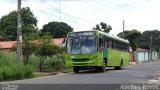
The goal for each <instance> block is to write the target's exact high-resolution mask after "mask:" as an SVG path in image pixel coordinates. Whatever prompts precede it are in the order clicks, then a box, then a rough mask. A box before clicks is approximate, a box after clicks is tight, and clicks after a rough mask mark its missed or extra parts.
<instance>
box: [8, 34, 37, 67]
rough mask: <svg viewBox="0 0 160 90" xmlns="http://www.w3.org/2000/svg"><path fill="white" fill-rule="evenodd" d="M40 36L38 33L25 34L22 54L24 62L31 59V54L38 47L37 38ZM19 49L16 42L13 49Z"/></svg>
mask: <svg viewBox="0 0 160 90" xmlns="http://www.w3.org/2000/svg"><path fill="white" fill-rule="evenodd" d="M38 38H39V34H38V33H34V34H33V33H32V34H29V35H24V36H23V42H22V44H23V45H22V55H23V63H24V65H27V64H28V61H29V57H30V56H31V54H33V53H34V52H35V51H36V49H37V45H36V40H37V39H38ZM16 50H17V44H15V45H14V46H13V47H12V49H11V51H14V52H15V51H16Z"/></svg>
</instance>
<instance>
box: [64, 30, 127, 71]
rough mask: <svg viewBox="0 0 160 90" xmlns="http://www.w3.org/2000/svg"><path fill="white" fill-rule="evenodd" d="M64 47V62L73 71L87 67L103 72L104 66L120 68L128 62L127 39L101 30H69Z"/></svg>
mask: <svg viewBox="0 0 160 90" xmlns="http://www.w3.org/2000/svg"><path fill="white" fill-rule="evenodd" d="M66 49H67V54H66V60H65V64H66V66H67V67H73V71H74V72H75V73H78V72H79V70H82V69H89V68H94V69H96V70H97V71H101V72H104V71H105V69H106V67H114V68H115V69H121V67H122V66H127V65H128V64H129V42H128V40H124V39H121V38H119V37H116V36H113V35H110V34H107V33H104V32H102V31H96V30H91V31H81V32H70V33H68V35H67V39H66Z"/></svg>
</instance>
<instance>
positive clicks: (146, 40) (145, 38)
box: [136, 30, 160, 51]
mask: <svg viewBox="0 0 160 90" xmlns="http://www.w3.org/2000/svg"><path fill="white" fill-rule="evenodd" d="M151 35H152V36H153V37H152V50H156V51H160V31H158V30H150V31H148V30H147V31H144V32H143V33H142V35H141V36H140V37H139V38H138V39H137V40H136V41H137V42H138V46H139V47H141V48H145V49H148V50H149V49H150V44H151V43H150V41H151Z"/></svg>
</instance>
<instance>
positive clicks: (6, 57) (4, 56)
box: [0, 52, 33, 81]
mask: <svg viewBox="0 0 160 90" xmlns="http://www.w3.org/2000/svg"><path fill="white" fill-rule="evenodd" d="M15 57H16V56H15V55H13V53H11V52H0V81H3V80H14V79H23V78H29V77H31V76H32V73H33V67H32V66H30V65H23V64H21V63H20V62H18V61H17V60H16V59H14V58H15Z"/></svg>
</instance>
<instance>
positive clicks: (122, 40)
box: [94, 30, 129, 43]
mask: <svg viewBox="0 0 160 90" xmlns="http://www.w3.org/2000/svg"><path fill="white" fill-rule="evenodd" d="M94 31H97V30H94ZM98 32H99V33H100V34H103V35H106V36H108V37H110V38H112V39H116V40H118V41H121V42H125V43H129V41H128V40H125V39H122V38H119V37H117V36H114V35H111V34H108V33H105V32H102V31H98Z"/></svg>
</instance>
